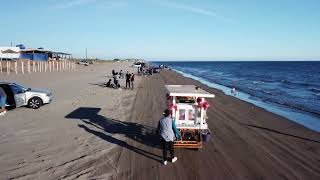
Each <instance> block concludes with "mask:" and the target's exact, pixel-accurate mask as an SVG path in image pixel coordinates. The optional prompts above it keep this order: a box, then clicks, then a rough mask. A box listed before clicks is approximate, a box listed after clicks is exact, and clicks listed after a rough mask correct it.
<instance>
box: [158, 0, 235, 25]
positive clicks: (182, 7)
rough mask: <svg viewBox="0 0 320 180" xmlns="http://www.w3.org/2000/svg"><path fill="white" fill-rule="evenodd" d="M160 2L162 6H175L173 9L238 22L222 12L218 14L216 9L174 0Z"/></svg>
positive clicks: (233, 22)
mask: <svg viewBox="0 0 320 180" xmlns="http://www.w3.org/2000/svg"><path fill="white" fill-rule="evenodd" d="M158 3H159V4H160V5H162V6H166V7H168V8H173V9H178V10H184V11H186V12H190V13H194V14H198V15H202V16H210V17H214V18H216V19H219V20H221V21H224V22H227V23H231V24H236V21H234V20H233V19H230V18H227V17H225V16H222V15H221V14H218V13H216V12H214V11H211V10H207V9H203V8H198V7H192V6H189V5H185V4H180V3H173V2H167V1H161V2H160V1H158Z"/></svg>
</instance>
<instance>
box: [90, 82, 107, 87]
mask: <svg viewBox="0 0 320 180" xmlns="http://www.w3.org/2000/svg"><path fill="white" fill-rule="evenodd" d="M89 85H93V86H100V87H107V83H106V82H98V83H89Z"/></svg>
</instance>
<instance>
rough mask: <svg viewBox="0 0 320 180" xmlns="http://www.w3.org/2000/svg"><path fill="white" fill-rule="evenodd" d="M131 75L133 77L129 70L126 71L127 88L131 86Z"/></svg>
mask: <svg viewBox="0 0 320 180" xmlns="http://www.w3.org/2000/svg"><path fill="white" fill-rule="evenodd" d="M130 77H131V75H130V73H129V71H127V73H126V89H127V88H128V87H129V88H130Z"/></svg>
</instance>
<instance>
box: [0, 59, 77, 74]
mask: <svg viewBox="0 0 320 180" xmlns="http://www.w3.org/2000/svg"><path fill="white" fill-rule="evenodd" d="M3 62H5V63H6V67H7V68H6V69H7V75H9V74H10V69H11V63H13V64H14V71H15V73H16V74H18V66H19V65H18V64H20V65H21V72H22V74H24V73H25V69H24V68H25V67H24V64H25V63H27V69H26V72H27V73H31V72H52V71H62V70H68V69H75V68H76V64H75V62H71V61H49V62H47V61H27V62H24V61H15V62H10V61H0V73H1V74H2V73H3V66H2V63H3ZM31 68H32V69H31Z"/></svg>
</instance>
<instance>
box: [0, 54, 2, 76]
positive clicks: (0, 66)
mask: <svg viewBox="0 0 320 180" xmlns="http://www.w3.org/2000/svg"><path fill="white" fill-rule="evenodd" d="M0 73H1V74H2V58H1V59H0Z"/></svg>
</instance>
